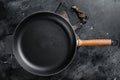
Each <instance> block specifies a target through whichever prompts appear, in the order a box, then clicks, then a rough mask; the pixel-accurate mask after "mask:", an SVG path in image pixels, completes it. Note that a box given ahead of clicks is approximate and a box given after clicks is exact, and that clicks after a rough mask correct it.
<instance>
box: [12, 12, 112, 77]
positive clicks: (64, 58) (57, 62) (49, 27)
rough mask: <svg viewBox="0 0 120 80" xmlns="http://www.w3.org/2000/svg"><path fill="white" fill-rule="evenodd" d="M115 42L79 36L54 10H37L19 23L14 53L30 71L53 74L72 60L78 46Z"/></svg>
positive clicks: (46, 74)
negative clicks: (81, 38) (78, 37)
mask: <svg viewBox="0 0 120 80" xmlns="http://www.w3.org/2000/svg"><path fill="white" fill-rule="evenodd" d="M111 44H112V40H110V39H98V40H80V39H77V38H76V35H75V32H74V31H73V29H72V26H71V25H70V24H69V22H67V21H66V20H65V19H64V18H63V17H61V16H59V15H57V14H55V13H51V12H37V13H33V14H31V15H30V16H28V17H26V18H24V19H23V20H22V21H21V22H20V23H19V24H18V26H17V28H16V30H15V33H14V40H13V53H14V55H15V57H16V59H17V61H18V63H19V64H20V65H21V66H22V67H23V68H24V69H25V70H27V71H28V72H31V73H33V74H36V75H39V76H50V75H54V74H57V73H59V72H61V71H62V70H64V69H65V68H66V67H67V66H68V65H69V64H70V63H71V61H72V59H73V57H74V56H75V51H76V48H77V47H79V46H101V45H111Z"/></svg>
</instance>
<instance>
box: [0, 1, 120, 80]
mask: <svg viewBox="0 0 120 80" xmlns="http://www.w3.org/2000/svg"><path fill="white" fill-rule="evenodd" d="M72 5H77V6H78V7H79V8H80V9H82V10H83V11H85V12H86V13H87V14H88V16H89V20H88V22H87V24H86V25H85V26H84V27H82V28H81V29H79V30H77V31H76V32H77V34H78V35H79V37H80V38H81V39H92V38H112V39H117V40H119V41H120V18H119V16H120V0H0V80H120V48H119V46H116V47H115V46H103V47H80V48H78V50H77V54H76V57H75V59H74V60H73V62H72V64H71V65H70V66H69V67H68V68H67V69H66V70H65V71H63V72H61V73H59V74H57V75H54V76H49V77H40V76H36V75H32V74H30V73H28V72H26V71H25V70H23V68H21V67H20V65H19V64H18V63H17V61H16V59H15V58H14V56H13V53H12V47H11V46H12V34H13V32H14V29H15V27H16V25H17V24H18V22H19V21H20V20H21V19H22V18H24V17H25V16H27V15H29V14H31V13H33V12H36V11H52V12H56V13H58V12H60V11H63V10H65V11H67V13H68V16H69V18H70V22H71V24H72V25H74V24H76V23H77V22H79V18H78V17H77V15H76V14H75V13H74V11H73V10H71V6H72Z"/></svg>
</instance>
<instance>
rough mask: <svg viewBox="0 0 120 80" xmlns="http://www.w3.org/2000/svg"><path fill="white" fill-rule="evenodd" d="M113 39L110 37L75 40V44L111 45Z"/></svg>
mask: <svg viewBox="0 0 120 80" xmlns="http://www.w3.org/2000/svg"><path fill="white" fill-rule="evenodd" d="M111 45H113V41H112V40H111V39H92V40H81V39H78V40H77V46H78V47H79V46H111Z"/></svg>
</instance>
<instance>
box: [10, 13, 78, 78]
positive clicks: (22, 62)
mask: <svg viewBox="0 0 120 80" xmlns="http://www.w3.org/2000/svg"><path fill="white" fill-rule="evenodd" d="M37 13H51V14H54V15H57V16H59V17H60V18H62V19H64V20H65V21H66V22H67V23H68V24H69V25H70V26H71V29H72V32H73V34H74V39H75V48H74V53H73V56H72V59H71V60H70V61H69V62H68V64H67V65H66V66H65V67H64V68H62V69H61V70H59V71H57V72H54V73H50V74H49V73H48V74H40V73H36V72H34V71H31V70H30V69H34V68H32V67H30V66H28V65H27V64H26V63H25V62H24V61H23V60H22V58H21V57H20V55H18V51H16V50H17V49H15V34H16V31H17V29H18V28H19V26H20V24H21V23H22V22H23V21H24V20H25V19H26V18H28V17H30V16H32V15H34V14H37ZM12 50H13V54H14V56H15V58H16V60H17V62H18V63H19V64H20V66H22V68H24V69H25V70H26V71H28V72H30V73H32V74H34V75H38V76H51V75H55V74H58V73H60V72H62V71H64V70H65V69H67V68H68V67H69V65H70V64H71V63H72V61H73V59H74V58H75V56H76V50H77V38H76V33H75V31H74V30H73V28H72V25H71V23H70V22H68V21H67V20H66V19H65V18H63V17H62V16H60V15H59V14H57V13H54V12H50V11H37V12H34V13H31V14H29V15H28V16H26V17H24V18H23V19H22V20H20V22H19V23H18V25H17V26H16V28H15V31H14V32H13V45H12ZM23 64H26V65H27V66H28V67H29V68H30V69H27V68H26V67H25V65H23Z"/></svg>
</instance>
